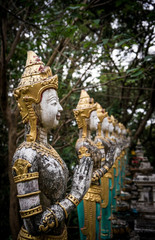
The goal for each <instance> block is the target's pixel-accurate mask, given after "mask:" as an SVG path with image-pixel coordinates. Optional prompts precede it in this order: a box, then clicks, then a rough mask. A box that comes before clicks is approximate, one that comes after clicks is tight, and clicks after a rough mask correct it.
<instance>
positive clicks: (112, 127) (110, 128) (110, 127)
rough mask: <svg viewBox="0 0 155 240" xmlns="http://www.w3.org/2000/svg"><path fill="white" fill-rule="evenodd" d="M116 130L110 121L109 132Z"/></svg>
mask: <svg viewBox="0 0 155 240" xmlns="http://www.w3.org/2000/svg"><path fill="white" fill-rule="evenodd" d="M113 130H114V126H113V124H112V123H109V132H110V133H112V132H113Z"/></svg>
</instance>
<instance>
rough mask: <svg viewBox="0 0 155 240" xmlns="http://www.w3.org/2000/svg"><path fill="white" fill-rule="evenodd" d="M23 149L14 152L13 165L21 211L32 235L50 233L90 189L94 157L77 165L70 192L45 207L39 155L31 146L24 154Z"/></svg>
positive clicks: (26, 226) (82, 160)
mask: <svg viewBox="0 0 155 240" xmlns="http://www.w3.org/2000/svg"><path fill="white" fill-rule="evenodd" d="M21 152H23V151H22V150H21ZM21 152H20V153H17V154H15V156H14V159H13V166H12V170H13V176H14V181H15V183H16V185H17V197H18V199H19V205H20V214H21V217H22V218H23V222H24V226H25V228H26V230H27V231H28V232H29V233H30V234H32V235H38V234H40V233H41V232H45V233H48V232H50V231H51V230H52V229H53V228H57V227H58V226H59V225H60V224H61V223H62V221H64V220H65V219H66V218H67V217H68V214H69V213H70V212H71V210H72V209H73V208H75V207H76V206H77V205H78V203H79V202H80V200H81V199H82V198H83V196H84V195H85V193H86V192H87V190H88V188H89V186H90V182H91V176H92V168H93V162H92V161H91V158H82V159H81V161H80V163H79V165H77V166H76V168H75V172H74V177H73V184H72V188H71V192H70V194H69V195H68V196H67V197H66V198H65V199H62V200H61V201H59V202H57V203H56V204H54V205H51V206H50V207H49V208H44V206H42V205H41V202H40V189H39V183H38V179H39V173H38V168H37V162H36V160H35V159H36V157H35V155H34V154H33V151H31V150H30V149H26V150H25V152H24V154H21ZM26 152H27V153H26Z"/></svg>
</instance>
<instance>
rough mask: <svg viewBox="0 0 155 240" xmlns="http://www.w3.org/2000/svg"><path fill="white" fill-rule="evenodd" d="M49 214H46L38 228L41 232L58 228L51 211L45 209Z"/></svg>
mask: <svg viewBox="0 0 155 240" xmlns="http://www.w3.org/2000/svg"><path fill="white" fill-rule="evenodd" d="M47 209H48V211H49V212H50V213H47V214H46V215H45V217H44V219H43V224H41V225H40V226H39V230H40V231H41V232H46V231H47V230H49V228H50V229H52V228H53V227H58V219H57V218H56V216H55V214H54V212H53V211H52V209H50V208H47Z"/></svg>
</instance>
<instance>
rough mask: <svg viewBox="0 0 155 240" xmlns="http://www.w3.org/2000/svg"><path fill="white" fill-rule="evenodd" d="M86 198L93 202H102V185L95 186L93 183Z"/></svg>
mask: <svg viewBox="0 0 155 240" xmlns="http://www.w3.org/2000/svg"><path fill="white" fill-rule="evenodd" d="M83 199H84V200H89V201H92V202H98V203H100V202H101V188H100V186H95V185H92V186H91V187H90V188H89V189H88V192H87V193H86V194H85V196H84V198H83Z"/></svg>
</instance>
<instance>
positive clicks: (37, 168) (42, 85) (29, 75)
mask: <svg viewBox="0 0 155 240" xmlns="http://www.w3.org/2000/svg"><path fill="white" fill-rule="evenodd" d="M57 89H58V78H57V75H55V76H53V75H52V72H51V69H50V67H47V66H44V64H43V62H42V61H41V60H40V59H39V57H38V56H37V55H36V54H35V53H34V52H32V51H29V52H28V57H27V62H26V67H25V71H24V73H23V75H22V78H21V81H20V83H19V85H18V87H17V88H16V89H15V91H14V95H15V97H16V99H17V102H18V107H19V109H20V113H21V116H22V120H23V122H24V123H25V124H26V129H27V132H26V141H24V142H23V143H22V144H21V145H20V146H19V147H18V148H17V149H16V152H15V154H14V156H13V161H12V173H13V177H14V181H15V183H16V185H17V192H18V195H17V197H18V199H19V205H20V215H21V218H22V219H23V227H22V228H21V230H20V232H19V235H18V239H20V240H25V239H44V240H47V239H59V240H61V239H67V230H66V226H65V219H66V218H67V217H68V214H69V213H70V212H71V211H72V210H73V209H74V208H75V207H76V206H77V205H78V204H79V202H80V201H81V199H82V198H83V196H84V195H85V193H86V192H87V190H88V188H89V186H90V183H91V177H92V169H93V161H92V158H91V157H90V156H82V157H81V158H80V161H79V165H77V166H76V167H75V171H74V176H73V182H72V187H71V191H70V193H69V194H68V195H67V196H66V189H67V180H68V169H67V166H66V164H65V162H64V161H63V159H62V158H61V157H60V156H59V154H58V153H57V152H56V151H55V149H54V148H53V147H52V146H51V145H49V144H48V141H47V134H48V132H49V130H51V129H52V128H55V127H57V125H58V124H59V119H60V116H61V112H62V110H63V109H62V107H61V105H60V103H59V98H58V95H57Z"/></svg>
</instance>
